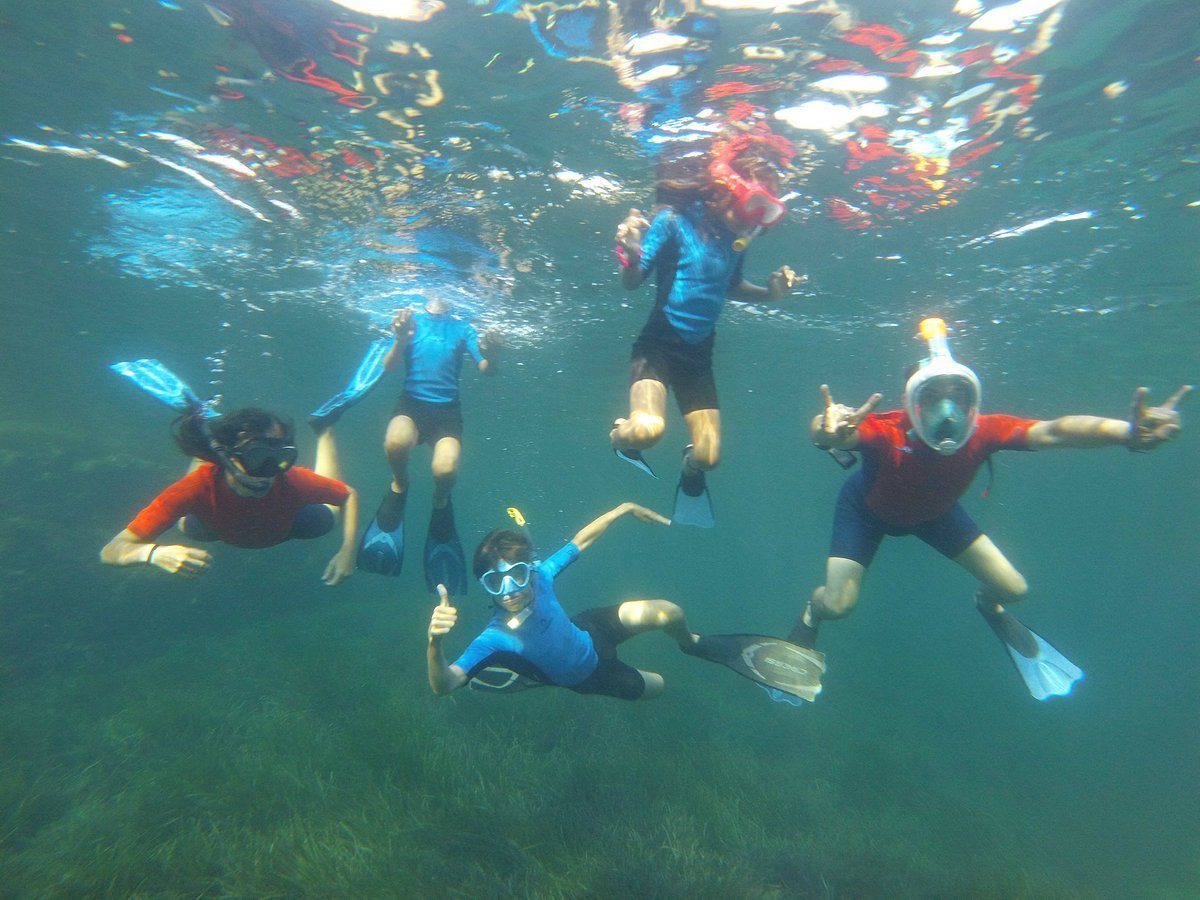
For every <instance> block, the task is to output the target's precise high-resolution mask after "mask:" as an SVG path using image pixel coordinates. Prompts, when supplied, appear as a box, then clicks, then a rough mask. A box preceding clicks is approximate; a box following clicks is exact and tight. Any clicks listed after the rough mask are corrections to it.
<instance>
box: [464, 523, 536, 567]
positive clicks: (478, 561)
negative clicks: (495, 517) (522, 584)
mask: <svg viewBox="0 0 1200 900" xmlns="http://www.w3.org/2000/svg"><path fill="white" fill-rule="evenodd" d="M501 559H503V560H506V561H507V562H533V542H532V541H531V540H530V539H529V536H528V535H527V534H525V533H524V532H521V531H513V530H511V529H508V528H495V529H493V530H492V531H489V532H488V534H487V536H486V537H485V538H484V539H483V540H482V541H480V542H479V546H478V547H476V548H475V559H474V561H473V563H472V569H473V570H474V572H475V577H476V578H482V577H483V573H484V572H488V571H490V570H492V569H494V568H495V567H496V563H497V561H499V560H501Z"/></svg>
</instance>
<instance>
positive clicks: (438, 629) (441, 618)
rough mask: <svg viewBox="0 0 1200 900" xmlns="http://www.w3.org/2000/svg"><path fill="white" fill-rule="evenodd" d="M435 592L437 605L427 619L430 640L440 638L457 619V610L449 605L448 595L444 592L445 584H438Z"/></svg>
mask: <svg viewBox="0 0 1200 900" xmlns="http://www.w3.org/2000/svg"><path fill="white" fill-rule="evenodd" d="M437 592H438V605H437V606H436V607H434V610H433V616H432V618H430V620H429V639H430V640H435V639H441V638H442V637H443V636H444V635H446V634H447V633H448V632H449V631H450V629H451V628H453V627H454V624H455V623H456V622H457V621H458V610H457V609H455V608H454V607H453V606H451V605H450V595H449V594H448V593H446V586H445V585H444V584H439V585H438V586H437Z"/></svg>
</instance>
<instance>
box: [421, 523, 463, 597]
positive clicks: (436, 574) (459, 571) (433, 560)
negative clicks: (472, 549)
mask: <svg viewBox="0 0 1200 900" xmlns="http://www.w3.org/2000/svg"><path fill="white" fill-rule="evenodd" d="M439 584H441V585H444V586H445V588H446V593H447V594H449V595H450V596H451V597H462V596H463V595H464V594H466V593H467V561H466V558H465V557H464V556H463V548H462V542H461V541H459V539H458V532H457V531H456V530H455V528H454V507H453V505H452V504H451V503H450V501H447V502H446V505H445V506H443V507H442V508H441V509H435V510H434V511H433V515H431V516H430V517H429V534H428V536H427V537H426V538H425V586H426V587H427V588H429V592H430V593H431V594H436V593H437V586H438V585H439Z"/></svg>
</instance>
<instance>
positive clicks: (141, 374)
mask: <svg viewBox="0 0 1200 900" xmlns="http://www.w3.org/2000/svg"><path fill="white" fill-rule="evenodd" d="M109 368H110V369H112V370H113V371H114V372H116V373H117V374H118V375H124V376H125V377H126V378H129V379H130V380H131V381H132V382H133V383H134V384H136V385H137V386H138V387H140V388H141V389H142V390H143V391H145V392H146V393H147V394H149V395H150V396H151V397H154V398H155V399H156V400H160V401H161V402H163V403H165V404H166V405H167V406H169V407H171V408H172V409H174V410H177V411H178V412H183V413H186V412H191V411H193V410H195V409H197V408H200V407H204V408H205V415H209V416H215V415H216V412H214V411H213V410H211V409H208V408H207V407H205V405H204V403H202V402H201V400H200V398H199V397H197V396H196V393H195V391H193V390H192V389H191V388H190V387H188V386H187V384H185V383H184V381H183V379H182V378H180V377H179V376H178V375H176V374H175V373H174V372H172V371H171V370H170V369H168V368H167V367H166V366H164V365H163V364H162V363H160V362H159V361H158V360H157V359H135V360H133V361H132V362H117V363H113V364H112V365H110V366H109Z"/></svg>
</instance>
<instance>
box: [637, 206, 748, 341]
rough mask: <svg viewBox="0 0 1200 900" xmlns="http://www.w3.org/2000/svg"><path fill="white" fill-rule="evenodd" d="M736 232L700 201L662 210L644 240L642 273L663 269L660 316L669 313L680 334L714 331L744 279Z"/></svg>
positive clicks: (693, 336)
mask: <svg viewBox="0 0 1200 900" xmlns="http://www.w3.org/2000/svg"><path fill="white" fill-rule="evenodd" d="M735 237H736V235H734V234H733V232H731V231H730V230H729V229H728V228H726V227H725V226H724V224H722V223H720V222H717V221H715V220H713V219H712V218H711V217H709V216H707V214H706V211H705V206H704V204H703V203H702V202H697V203H696V204H693V205H692V206H691V207H689V208H688V209H687V210H686V211H680V210H676V209H673V208H672V207H666V208H664V209H662V210H660V211H659V213H658V215H656V216H655V217H654V221H653V222H652V223H651V224H650V228H649V230H648V231H647V232H646V237H645V238H644V239H643V240H642V258H641V262H640V263H639V264H638V265H639V267H640V269H641V272H642V276H643V277H645V276H647V275H649V274H650V272H651V271H652V270H653V271H655V272H657V275H658V290H657V293H656V296H655V304H654V312H652V313H651V315H650V318H651V321H653V320H654V318H655V317H656V316H660V315H661V316H665V317H666V320H667V322H668V323H669V324H670V325H671V327H672V329H674V330H675V332H676V333H678V334H679V336H680V337H681V338H682V339H683V340H684V341H686V342H687V343H689V344H698V343H700V342H701V341H703V340H704V339H705V338H707V337H708V336H709V335H710V334H712V332H713V329H714V328H716V327H717V319H718V318H719V317H720V315H721V310H722V309H723V308H724V307H725V298H726V296H727V295H728V293H729V291H730V290H731V289H732V288H734V287H736V286H737V285H739V284H741V282H742V258H743V253H742V252H741V251H738V250H734V249H733V241H734V239H735Z"/></svg>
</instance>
